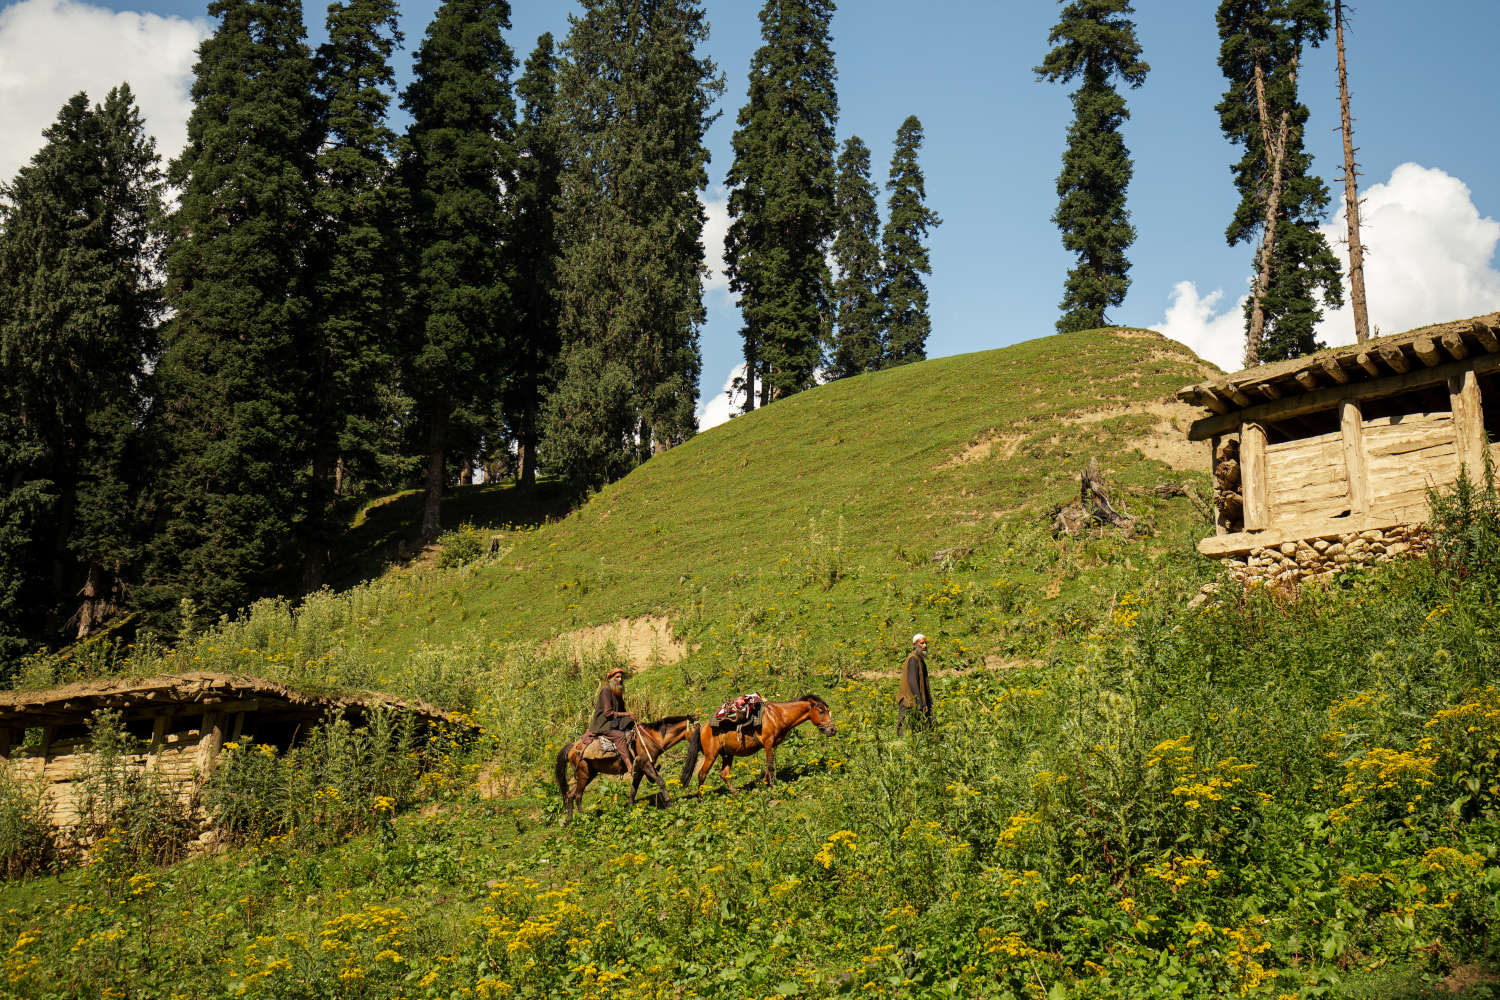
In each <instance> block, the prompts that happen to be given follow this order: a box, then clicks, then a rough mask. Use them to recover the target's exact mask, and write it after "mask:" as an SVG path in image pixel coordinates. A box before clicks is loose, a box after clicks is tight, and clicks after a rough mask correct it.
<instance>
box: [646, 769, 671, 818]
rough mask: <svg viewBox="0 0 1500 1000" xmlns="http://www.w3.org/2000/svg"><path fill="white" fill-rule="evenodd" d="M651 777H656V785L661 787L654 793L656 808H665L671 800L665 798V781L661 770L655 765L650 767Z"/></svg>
mask: <svg viewBox="0 0 1500 1000" xmlns="http://www.w3.org/2000/svg"><path fill="white" fill-rule="evenodd" d="M651 777H652V778H654V779H656V784H657V787H659V788H660V789H661V791H660V792H657V793H656V808H658V809H665V808H667V806H669V805H671V804H672V803H671V800H669V799H668V798H667V783H666V782H665V781H663V780H662V777H661V771H659V770H658V769H657V768H655V767H652V768H651Z"/></svg>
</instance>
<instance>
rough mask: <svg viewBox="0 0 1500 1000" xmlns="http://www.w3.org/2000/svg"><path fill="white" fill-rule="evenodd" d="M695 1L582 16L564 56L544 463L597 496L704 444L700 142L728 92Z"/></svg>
mask: <svg viewBox="0 0 1500 1000" xmlns="http://www.w3.org/2000/svg"><path fill="white" fill-rule="evenodd" d="M707 38H708V22H707V19H706V17H705V15H704V13H703V8H702V4H701V3H700V2H699V0H583V13H582V14H581V15H579V16H576V17H575V18H573V21H572V25H571V28H570V30H569V32H568V37H567V40H566V41H565V42H564V43H563V52H564V62H563V65H562V68H561V71H560V76H559V81H558V112H557V114H558V119H559V122H560V126H561V127H560V134H561V136H562V149H561V155H562V161H563V163H564V164H565V166H564V169H563V174H562V189H561V194H560V205H561V229H560V235H559V239H560V244H561V254H560V257H559V263H558V305H559V310H560V314H559V323H560V328H561V330H562V332H563V344H562V356H561V362H560V368H561V376H560V378H559V381H558V384H557V387H556V388H555V389H554V390H553V391H552V393H551V394H550V395H549V397H548V399H547V401H546V403H545V404H544V406H543V425H544V433H545V438H544V447H545V449H546V454H547V456H548V462H549V464H550V463H555V464H556V466H557V468H559V469H560V470H561V471H563V472H564V473H566V474H567V475H569V476H571V477H573V478H574V479H576V480H578V481H580V482H583V483H589V484H598V483H602V482H605V481H607V480H609V479H613V478H615V477H617V476H620V475H623V474H624V473H625V472H627V471H629V469H630V468H631V467H632V466H633V465H635V464H636V463H638V462H640V461H642V460H644V459H645V458H646V457H647V456H648V455H649V454H650V453H651V452H652V450H661V449H663V448H666V447H670V446H671V445H672V444H675V443H677V442H680V441H682V440H685V439H686V438H687V437H689V436H690V435H692V434H693V433H694V432H695V431H696V428H697V421H696V418H695V416H694V412H693V410H694V404H695V402H696V400H697V392H698V376H699V373H700V371H701V369H702V356H701V353H700V351H699V347H698V329H699V327H700V326H701V325H702V323H703V321H704V319H705V310H704V307H703V288H702V278H703V274H704V265H703V243H702V231H703V222H704V212H703V205H702V202H701V201H700V199H699V192H701V191H702V190H703V188H704V187H705V186H706V185H707V183H708V173H707V163H708V150H707V148H706V147H705V146H704V145H703V136H704V133H705V132H706V131H707V129H708V126H709V124H710V123H711V122H712V121H713V114H712V106H713V102H714V99H715V97H716V96H717V95H718V93H719V92H720V90H721V89H722V86H723V84H722V81H721V80H720V78H719V76H718V73H717V71H716V69H715V68H714V65H713V63H712V62H711V61H710V60H708V59H707V58H701V57H699V56H698V55H697V49H698V46H700V45H701V44H703V43H704V42H705V41H706V40H707Z"/></svg>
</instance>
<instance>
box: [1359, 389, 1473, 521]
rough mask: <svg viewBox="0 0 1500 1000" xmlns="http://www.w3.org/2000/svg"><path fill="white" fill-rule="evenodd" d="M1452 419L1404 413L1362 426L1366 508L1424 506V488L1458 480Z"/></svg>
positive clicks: (1444, 414) (1439, 414)
mask: <svg viewBox="0 0 1500 1000" xmlns="http://www.w3.org/2000/svg"><path fill="white" fill-rule="evenodd" d="M1453 432H1454V427H1453V414H1451V413H1407V414H1402V415H1400V416H1394V417H1378V418H1376V419H1374V420H1367V421H1365V425H1364V437H1365V454H1366V456H1367V457H1368V459H1369V467H1370V497H1371V504H1372V505H1373V506H1374V507H1375V509H1377V510H1383V509H1387V508H1407V507H1416V506H1424V505H1425V504H1426V503H1427V487H1428V486H1429V485H1438V486H1443V485H1446V484H1448V483H1451V482H1453V480H1455V479H1457V478H1458V448H1457V446H1456V445H1455V442H1454V433H1453Z"/></svg>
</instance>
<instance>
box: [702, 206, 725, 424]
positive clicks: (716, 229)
mask: <svg viewBox="0 0 1500 1000" xmlns="http://www.w3.org/2000/svg"><path fill="white" fill-rule="evenodd" d="M703 210H704V212H705V213H706V214H707V215H708V218H707V219H706V220H705V221H704V223H703V263H705V264H706V265H708V277H706V278H704V279H703V290H704V291H706V292H727V291H729V278H728V276H726V275H725V274H724V240H725V238H726V237H727V236H728V235H729V192H728V191H726V190H724V188H718V189H717V190H715V191H714V194H713V197H711V198H704V199H703ZM726 419H727V418H726Z"/></svg>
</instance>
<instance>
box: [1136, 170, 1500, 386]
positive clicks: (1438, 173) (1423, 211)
mask: <svg viewBox="0 0 1500 1000" xmlns="http://www.w3.org/2000/svg"><path fill="white" fill-rule="evenodd" d="M1361 198H1362V200H1363V206H1362V208H1361V209H1360V240H1361V242H1363V243H1364V245H1365V284H1366V286H1367V287H1368V290H1369V301H1370V325H1371V327H1372V328H1374V329H1378V330H1379V332H1380V333H1400V332H1402V331H1403V330H1410V329H1413V328H1414V327H1418V326H1423V325H1425V324H1428V323H1440V322H1443V321H1445V320H1451V319H1462V318H1464V317H1466V316H1473V315H1477V314H1478V313H1483V312H1489V311H1491V310H1494V309H1500V270H1496V268H1495V264H1494V256H1495V247H1496V245H1497V244H1500V222H1496V221H1495V220H1494V219H1489V218H1484V217H1482V216H1480V214H1479V209H1478V208H1477V207H1476V206H1475V205H1474V201H1473V198H1472V196H1471V194H1470V191H1469V188H1468V185H1466V184H1464V183H1463V182H1462V181H1461V180H1459V179H1458V178H1456V177H1453V176H1451V175H1449V174H1447V173H1444V172H1443V171H1442V170H1439V169H1436V168H1430V167H1423V166H1420V165H1418V164H1416V163H1403V164H1402V165H1401V166H1399V167H1397V168H1396V169H1395V170H1394V171H1392V172H1391V177H1390V180H1388V181H1386V182H1385V183H1384V184H1375V185H1372V186H1370V187H1369V188H1366V189H1365V191H1364V192H1362V195H1361ZM1347 233H1348V230H1347V224H1346V222H1345V221H1344V211H1343V208H1342V206H1341V207H1340V209H1339V213H1338V216H1337V217H1336V218H1335V219H1334V220H1333V222H1331V223H1329V224H1328V225H1327V226H1325V227H1323V234H1324V236H1325V237H1326V238H1327V239H1328V242H1329V245H1330V246H1332V247H1334V252H1335V253H1336V254H1338V255H1339V256H1340V258H1341V259H1342V261H1343V264H1344V267H1345V274H1346V276H1347V273H1348V247H1347V246H1346V245H1345V244H1344V243H1343V240H1344V238H1345V237H1346V236H1347ZM1346 284H1347V281H1346ZM1346 292H1347V289H1346ZM1223 298H1224V293H1223V291H1222V290H1216V291H1214V292H1212V293H1210V294H1208V295H1200V294H1199V292H1198V287H1197V285H1195V284H1194V283H1193V282H1191V281H1180V282H1178V283H1177V284H1176V285H1174V286H1173V287H1172V294H1171V299H1170V301H1169V303H1168V305H1167V312H1166V316H1165V318H1164V319H1163V320H1162V321H1161V323H1159V324H1158V325H1157V326H1156V329H1157V330H1159V331H1160V332H1162V333H1164V334H1166V335H1167V336H1168V337H1171V338H1172V339H1173V340H1177V341H1180V342H1182V343H1184V344H1186V345H1187V346H1188V347H1190V348H1192V349H1193V350H1194V351H1196V352H1197V353H1198V355H1199V356H1200V357H1202V358H1205V359H1207V360H1209V361H1212V362H1213V363H1214V364H1216V365H1218V366H1219V367H1220V368H1223V369H1224V370H1225V371H1236V370H1238V369H1239V368H1240V367H1242V363H1243V357H1244V350H1245V346H1244V340H1245V328H1244V311H1243V310H1244V302H1245V298H1244V296H1241V297H1240V298H1238V299H1237V300H1236V301H1235V302H1233V303H1232V304H1229V305H1228V306H1227V307H1226V308H1224V309H1223V311H1219V307H1220V303H1221V302H1222V301H1223ZM1346 298H1347V295H1346ZM1352 316H1353V311H1352V309H1351V307H1350V306H1348V305H1347V304H1346V305H1345V306H1344V307H1343V308H1342V309H1338V310H1331V311H1328V312H1327V313H1326V315H1325V316H1324V318H1323V322H1322V324H1321V325H1320V326H1319V327H1318V336H1319V339H1321V340H1322V341H1323V342H1324V343H1327V344H1349V343H1353V342H1354V321H1353V319H1352ZM1372 332H1373V330H1372Z"/></svg>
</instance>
